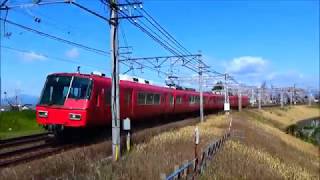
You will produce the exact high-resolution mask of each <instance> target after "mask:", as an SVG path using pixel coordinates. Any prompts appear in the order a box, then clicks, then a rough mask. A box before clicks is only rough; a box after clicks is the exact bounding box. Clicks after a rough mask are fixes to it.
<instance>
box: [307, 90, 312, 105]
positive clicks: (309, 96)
mask: <svg viewBox="0 0 320 180" xmlns="http://www.w3.org/2000/svg"><path fill="white" fill-rule="evenodd" d="M311 96H312V94H311V89H309V95H308V105H309V106H311Z"/></svg>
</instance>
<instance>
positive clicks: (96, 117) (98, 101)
mask: <svg viewBox="0 0 320 180" xmlns="http://www.w3.org/2000/svg"><path fill="white" fill-rule="evenodd" d="M104 93H105V92H104V89H102V88H99V87H97V88H95V93H94V100H93V116H92V117H93V121H94V122H95V123H94V124H104V123H105V122H104V117H103V116H104V108H105V105H104V99H103V98H104Z"/></svg>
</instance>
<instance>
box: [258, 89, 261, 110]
mask: <svg viewBox="0 0 320 180" xmlns="http://www.w3.org/2000/svg"><path fill="white" fill-rule="evenodd" d="M258 103H259V110H261V88H258Z"/></svg>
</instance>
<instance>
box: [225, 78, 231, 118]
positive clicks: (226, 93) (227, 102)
mask: <svg viewBox="0 0 320 180" xmlns="http://www.w3.org/2000/svg"><path fill="white" fill-rule="evenodd" d="M227 78H228V74H224V111H225V112H226V114H229V111H230V103H229V94H228V85H227Z"/></svg>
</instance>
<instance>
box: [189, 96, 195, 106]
mask: <svg viewBox="0 0 320 180" xmlns="http://www.w3.org/2000/svg"><path fill="white" fill-rule="evenodd" d="M189 104H194V97H193V96H189Z"/></svg>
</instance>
